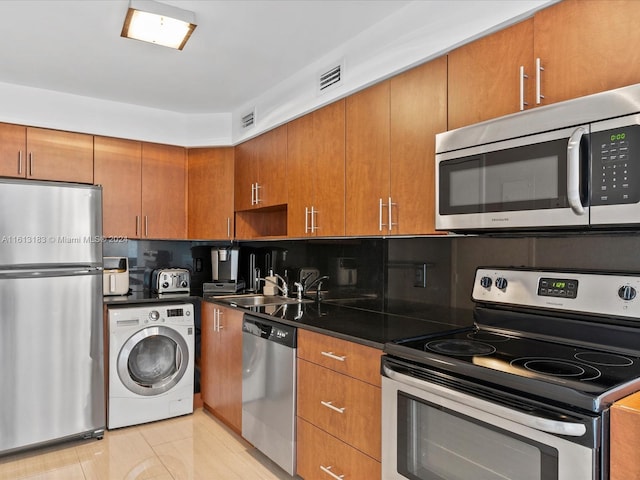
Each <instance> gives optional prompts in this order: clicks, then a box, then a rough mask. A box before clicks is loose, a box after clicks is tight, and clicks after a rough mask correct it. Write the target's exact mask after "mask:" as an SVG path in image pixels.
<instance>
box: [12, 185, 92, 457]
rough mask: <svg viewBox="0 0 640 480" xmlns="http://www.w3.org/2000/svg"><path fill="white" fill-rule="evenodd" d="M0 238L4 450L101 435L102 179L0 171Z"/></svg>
mask: <svg viewBox="0 0 640 480" xmlns="http://www.w3.org/2000/svg"><path fill="white" fill-rule="evenodd" d="M0 244H1V246H0V378H1V379H2V391H1V393H0V405H2V408H1V409H0V453H2V454H5V453H8V452H13V451H16V450H20V449H25V448H31V447H36V446H40V445H43V444H47V443H50V442H54V441H60V440H66V439H71V438H79V437H86V438H89V437H96V438H101V437H102V436H103V433H104V427H105V403H104V362H103V325H102V190H101V188H100V187H94V186H86V185H71V184H64V183H53V182H37V181H21V180H9V179H2V180H0Z"/></svg>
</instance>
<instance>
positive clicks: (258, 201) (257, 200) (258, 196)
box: [256, 182, 262, 205]
mask: <svg viewBox="0 0 640 480" xmlns="http://www.w3.org/2000/svg"><path fill="white" fill-rule="evenodd" d="M261 188H262V187H261V186H260V184H259V183H258V182H256V205H258V204H259V203H260V202H261V201H262V200H261V199H260V189H261Z"/></svg>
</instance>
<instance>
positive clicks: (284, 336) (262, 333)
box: [242, 314, 298, 348]
mask: <svg viewBox="0 0 640 480" xmlns="http://www.w3.org/2000/svg"><path fill="white" fill-rule="evenodd" d="M242 332H243V333H245V334H249V335H253V336H256V337H260V338H264V339H265V340H268V341H271V342H275V343H278V344H280V345H284V346H285V347H289V348H296V347H297V344H298V329H297V328H296V327H294V326H292V325H287V324H284V323H280V322H273V321H270V320H266V319H264V318H261V317H254V316H251V315H247V314H245V315H244V318H243V320H242Z"/></svg>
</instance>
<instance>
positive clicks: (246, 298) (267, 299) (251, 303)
mask: <svg viewBox="0 0 640 480" xmlns="http://www.w3.org/2000/svg"><path fill="white" fill-rule="evenodd" d="M216 300H217V301H219V302H224V303H228V304H229V305H232V306H237V307H261V306H263V305H285V304H296V303H310V302H313V300H308V299H303V300H298V299H296V298H288V297H281V296H278V295H237V296H233V297H224V298H217V299H216Z"/></svg>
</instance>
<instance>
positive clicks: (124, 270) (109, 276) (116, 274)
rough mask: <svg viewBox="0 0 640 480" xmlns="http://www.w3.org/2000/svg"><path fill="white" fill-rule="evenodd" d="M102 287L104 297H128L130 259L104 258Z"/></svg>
mask: <svg viewBox="0 0 640 480" xmlns="http://www.w3.org/2000/svg"><path fill="white" fill-rule="evenodd" d="M103 264H104V270H103V272H102V273H103V278H102V285H103V291H102V293H103V294H104V295H126V294H127V293H129V259H128V258H127V257H104V258H103Z"/></svg>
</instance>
